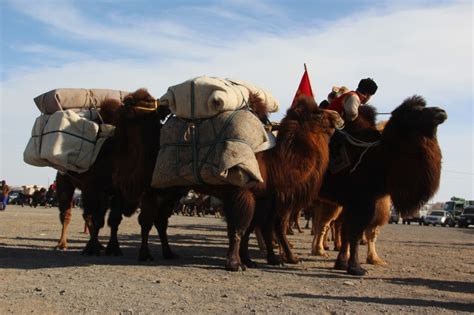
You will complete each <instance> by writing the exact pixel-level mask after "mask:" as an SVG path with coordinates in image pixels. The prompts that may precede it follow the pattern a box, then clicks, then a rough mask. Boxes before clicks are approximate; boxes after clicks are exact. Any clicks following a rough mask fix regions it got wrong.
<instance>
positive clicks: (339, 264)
mask: <svg viewBox="0 0 474 315" xmlns="http://www.w3.org/2000/svg"><path fill="white" fill-rule="evenodd" d="M334 269H337V270H347V269H348V264H347V261H343V260H340V259H337V260H336V264H335V265H334Z"/></svg>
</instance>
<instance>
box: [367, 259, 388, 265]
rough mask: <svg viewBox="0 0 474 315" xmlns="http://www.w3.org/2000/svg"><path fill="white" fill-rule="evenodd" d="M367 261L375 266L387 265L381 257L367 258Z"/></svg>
mask: <svg viewBox="0 0 474 315" xmlns="http://www.w3.org/2000/svg"><path fill="white" fill-rule="evenodd" d="M367 263H368V264H370V265H375V266H387V263H386V262H385V261H383V260H382V259H380V258H379V259H369V258H367Z"/></svg>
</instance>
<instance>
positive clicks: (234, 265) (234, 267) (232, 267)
mask: <svg viewBox="0 0 474 315" xmlns="http://www.w3.org/2000/svg"><path fill="white" fill-rule="evenodd" d="M240 268H242V270H243V271H245V270H246V269H247V267H245V265H244V264H241V263H240V262H239V261H237V260H231V261H228V262H227V264H226V265H225V269H226V270H228V271H234V272H235V271H239V270H240Z"/></svg>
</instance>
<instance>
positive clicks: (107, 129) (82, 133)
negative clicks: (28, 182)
mask: <svg viewBox="0 0 474 315" xmlns="http://www.w3.org/2000/svg"><path fill="white" fill-rule="evenodd" d="M114 129H115V127H114V126H112V125H108V124H97V123H96V122H94V121H91V120H89V119H87V118H84V117H82V116H81V115H79V114H78V113H76V112H75V111H73V110H64V111H57V112H55V113H53V114H52V115H41V116H39V117H38V118H37V119H36V121H35V123H34V125H33V129H32V132H31V138H30V140H29V141H28V144H27V146H26V149H25V151H24V153H23V160H24V161H25V162H26V163H28V164H30V165H34V166H51V167H53V168H55V169H57V170H59V171H62V172H66V171H74V172H78V173H83V172H85V171H87V170H88V169H89V168H90V166H91V165H92V164H93V163H94V161H95V159H96V158H97V155H98V154H99V151H100V149H101V147H102V145H103V144H104V142H105V140H106V139H107V138H108V137H110V136H112V134H113V131H114Z"/></svg>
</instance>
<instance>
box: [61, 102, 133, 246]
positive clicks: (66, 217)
mask: <svg viewBox="0 0 474 315" xmlns="http://www.w3.org/2000/svg"><path fill="white" fill-rule="evenodd" d="M120 106H121V104H120V103H119V102H117V101H114V100H107V101H104V102H103V104H102V106H101V109H100V114H101V116H102V119H103V121H104V122H105V123H108V124H110V123H112V119H113V118H112V117H113V115H114V112H115V111H116V110H117V109H118V108H119V107H120ZM113 147H114V145H113V141H112V139H111V138H110V139H107V140H106V141H105V143H104V145H103V147H102V148H101V151H100V153H99V155H98V157H97V159H96V161H95V162H94V164H93V165H92V167H91V168H90V169H89V170H88V171H87V172H84V173H81V174H79V173H75V172H67V173H65V174H61V173H59V172H58V173H57V175H56V189H57V199H58V207H59V219H60V222H61V225H62V229H61V237H60V239H59V241H58V244H57V246H56V248H57V249H61V250H62V249H66V248H67V247H68V243H67V232H68V227H69V224H70V222H71V207H72V200H73V195H74V190H75V189H76V188H77V189H80V190H81V191H82V204H83V208H84V213H83V217H84V220H85V221H86V224H87V226H88V228H89V231H90V240H89V241H88V243H87V245H86V247H85V249H84V251H83V254H86V255H99V254H100V250H101V245H100V243H99V239H98V235H99V230H100V229H101V228H102V227H103V226H104V217H105V213H106V211H107V209H108V208H110V207H111V208H112V210H111V213H110V214H109V219H108V224H109V226H110V227H111V236H110V240H109V243H108V245H107V248H106V254H108V255H121V251H120V247H119V245H118V239H117V230H118V225H119V224H120V221H121V220H122V214H126V215H127V214H129V212H130V211H128V210H127V207H125V206H124V204H123V203H122V202H121V201H120V197H119V196H118V195H117V194H116V193H115V191H114V189H113V185H112V166H113V163H112V161H113V159H112V157H113Z"/></svg>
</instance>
